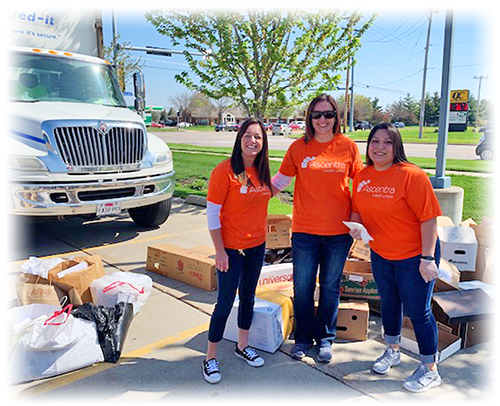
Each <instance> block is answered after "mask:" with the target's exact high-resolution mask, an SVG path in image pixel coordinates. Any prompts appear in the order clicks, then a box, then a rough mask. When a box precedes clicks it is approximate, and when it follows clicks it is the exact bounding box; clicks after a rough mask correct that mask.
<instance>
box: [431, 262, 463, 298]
mask: <svg viewBox="0 0 500 406" xmlns="http://www.w3.org/2000/svg"><path fill="white" fill-rule="evenodd" d="M459 283H460V271H459V270H458V268H457V267H456V266H455V265H453V264H451V263H449V262H446V261H444V260H441V261H439V275H438V277H437V279H436V283H435V284H434V292H447V291H449V290H457V289H458V284H459Z"/></svg>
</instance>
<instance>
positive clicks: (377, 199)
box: [351, 123, 441, 392]
mask: <svg viewBox="0 0 500 406" xmlns="http://www.w3.org/2000/svg"><path fill="white" fill-rule="evenodd" d="M366 165H367V166H366V168H365V169H364V170H362V171H361V172H360V173H358V174H357V175H356V177H355V179H354V182H353V197H352V199H353V213H352V215H351V220H352V221H356V222H359V223H362V224H363V225H364V226H365V227H366V229H367V231H368V233H369V234H370V235H371V236H372V237H373V241H370V248H371V265H372V272H373V276H374V278H375V282H376V283H377V288H378V291H379V294H380V298H381V299H380V302H381V309H382V323H383V326H384V339H385V341H386V344H387V348H386V351H385V352H384V354H383V355H382V356H381V357H379V358H378V359H377V360H376V361H375V363H374V364H373V367H372V369H373V371H374V372H376V373H379V374H385V373H387V372H388V371H389V369H390V368H391V367H392V366H396V365H399V363H400V354H399V344H400V341H401V326H402V320H403V306H404V308H405V310H406V312H407V313H408V316H409V317H410V319H411V321H412V324H413V328H414V330H415V336H416V338H417V342H418V345H419V351H420V359H421V362H422V364H421V365H420V366H419V367H418V368H417V370H416V371H415V372H414V373H413V374H412V375H411V376H410V377H408V378H407V379H406V380H405V382H404V384H403V386H404V388H405V389H407V390H410V391H413V392H422V391H425V390H427V389H430V388H432V387H435V386H438V385H439V384H440V383H441V377H440V375H439V372H438V370H437V361H438V350H437V325H436V321H435V319H434V317H433V315H432V311H431V298H432V291H433V287H434V283H435V278H436V277H437V275H438V266H439V258H440V251H439V241H438V240H437V225H436V217H438V216H440V215H441V209H440V207H439V203H438V201H437V199H436V196H435V195H434V191H433V189H432V185H431V182H430V180H429V177H428V176H427V174H426V173H425V172H424V171H423V170H421V169H420V168H419V167H417V166H416V165H413V164H411V163H409V162H408V160H407V159H406V155H405V152H404V148H403V142H402V140H401V135H400V133H399V131H398V129H397V128H396V127H394V126H393V125H392V124H389V123H381V124H378V125H376V126H375V127H374V128H373V129H372V130H371V132H370V135H369V136H368V146H367V157H366ZM351 235H352V236H353V237H354V238H357V239H359V238H360V236H361V234H360V230H353V231H351Z"/></svg>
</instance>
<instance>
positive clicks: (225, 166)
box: [207, 159, 271, 249]
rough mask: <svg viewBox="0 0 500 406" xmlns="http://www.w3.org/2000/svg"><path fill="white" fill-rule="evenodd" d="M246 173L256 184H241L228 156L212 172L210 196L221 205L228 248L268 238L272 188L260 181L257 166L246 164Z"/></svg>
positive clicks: (262, 241) (243, 245) (208, 198)
mask: <svg viewBox="0 0 500 406" xmlns="http://www.w3.org/2000/svg"><path fill="white" fill-rule="evenodd" d="M246 173H247V177H248V179H250V181H251V182H252V185H253V186H246V185H242V184H241V183H240V182H239V181H238V179H236V177H235V176H234V173H233V170H232V168H231V161H230V160H229V159H227V160H225V161H223V162H221V163H220V164H219V165H217V166H216V167H215V169H214V170H213V171H212V175H211V176H210V181H209V184H208V194H207V200H208V201H210V202H212V203H215V204H220V205H222V208H221V211H220V222H221V232H222V240H223V241H224V247H226V248H231V249H245V248H252V247H256V246H258V245H260V244H262V243H264V242H265V241H266V234H267V205H268V203H269V199H271V191H270V190H269V188H268V187H267V185H262V184H261V183H260V182H259V178H258V175H257V170H256V169H255V168H254V167H251V168H246Z"/></svg>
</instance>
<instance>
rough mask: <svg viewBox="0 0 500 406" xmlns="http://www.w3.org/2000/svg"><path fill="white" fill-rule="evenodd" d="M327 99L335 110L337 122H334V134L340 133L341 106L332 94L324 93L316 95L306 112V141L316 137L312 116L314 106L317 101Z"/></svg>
mask: <svg viewBox="0 0 500 406" xmlns="http://www.w3.org/2000/svg"><path fill="white" fill-rule="evenodd" d="M322 101H326V102H328V103H330V104H331V105H332V107H333V110H334V111H335V123H334V124H333V134H334V135H335V134H338V133H340V115H339V106H338V104H337V102H336V101H335V99H334V98H333V97H332V96H330V95H329V94H326V93H322V94H320V95H319V96H316V97H315V98H314V99H313V100H312V101H311V103H310V104H309V107H308V108H307V112H306V132H305V135H304V141H305V142H306V143H308V142H309V140H310V139H311V138H313V137H314V127H313V125H312V117H311V112H312V111H313V108H314V106H316V104H317V103H319V102H322Z"/></svg>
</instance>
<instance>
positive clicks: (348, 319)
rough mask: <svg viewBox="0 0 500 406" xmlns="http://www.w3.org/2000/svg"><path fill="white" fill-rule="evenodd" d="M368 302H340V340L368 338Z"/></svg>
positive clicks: (338, 325) (338, 331)
mask: <svg viewBox="0 0 500 406" xmlns="http://www.w3.org/2000/svg"><path fill="white" fill-rule="evenodd" d="M369 316H370V308H369V306H368V302H364V301H354V300H353V301H348V302H340V303H339V312H338V318H337V338H338V339H340V340H361V341H364V340H366V339H367V338H368V320H369Z"/></svg>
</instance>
